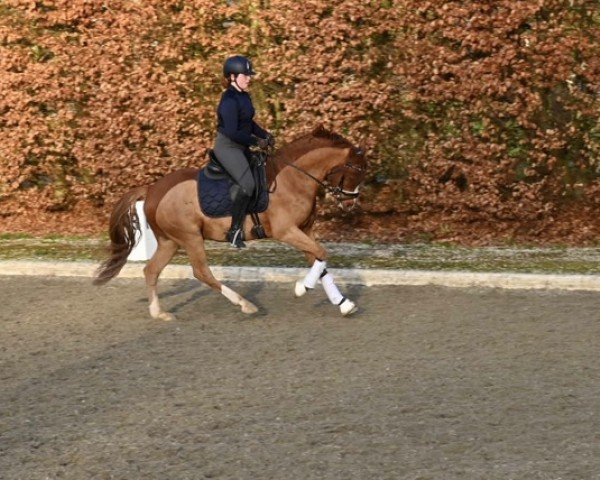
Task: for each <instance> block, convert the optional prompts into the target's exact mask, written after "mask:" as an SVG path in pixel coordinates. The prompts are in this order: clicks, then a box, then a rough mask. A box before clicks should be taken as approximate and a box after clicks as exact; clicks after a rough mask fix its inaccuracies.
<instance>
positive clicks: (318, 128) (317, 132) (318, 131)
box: [312, 123, 327, 137]
mask: <svg viewBox="0 0 600 480" xmlns="http://www.w3.org/2000/svg"><path fill="white" fill-rule="evenodd" d="M325 132H327V130H325V127H324V126H323V124H322V123H319V124H317V125H316V126H315V128H313V131H312V135H313V137H319V136H322V134H323V133H325Z"/></svg>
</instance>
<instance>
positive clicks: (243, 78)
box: [234, 73, 252, 90]
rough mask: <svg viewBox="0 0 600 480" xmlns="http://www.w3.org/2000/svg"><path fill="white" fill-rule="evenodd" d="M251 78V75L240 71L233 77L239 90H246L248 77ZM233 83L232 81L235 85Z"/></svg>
mask: <svg viewBox="0 0 600 480" xmlns="http://www.w3.org/2000/svg"><path fill="white" fill-rule="evenodd" d="M251 78H252V77H251V76H250V75H244V74H243V73H240V74H238V76H237V77H236V78H235V83H237V86H238V87H239V88H240V89H241V90H246V89H247V88H248V86H249V85H250V79H251ZM235 83H234V85H235Z"/></svg>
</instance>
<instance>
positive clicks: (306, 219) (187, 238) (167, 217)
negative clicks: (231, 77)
mask: <svg viewBox="0 0 600 480" xmlns="http://www.w3.org/2000/svg"><path fill="white" fill-rule="evenodd" d="M366 168H367V163H366V159H365V156H364V153H363V151H362V150H360V149H359V148H356V147H354V146H353V145H352V144H351V143H350V142H348V140H346V139H345V138H343V137H342V136H340V135H338V134H336V133H332V132H329V131H327V130H325V129H323V128H322V127H317V128H316V129H315V130H313V131H312V132H311V133H309V134H306V135H304V136H302V137H299V138H297V139H296V140H294V141H292V142H291V143H289V144H287V145H285V146H283V147H282V148H280V149H279V150H277V151H276V152H275V153H274V155H272V156H270V157H268V159H267V182H268V183H269V185H270V190H271V193H270V195H269V205H268V208H267V209H266V210H265V211H264V212H263V213H261V214H259V218H260V221H261V222H262V224H263V226H264V230H265V233H266V236H267V238H269V237H270V238H273V239H275V240H279V241H281V242H284V243H287V244H288V245H291V246H293V247H295V248H297V249H298V250H301V251H302V252H304V254H305V255H306V258H307V260H308V262H309V265H311V268H310V271H309V272H308V273H307V275H306V276H305V277H304V279H302V280H298V281H297V282H296V286H295V295H296V296H302V295H304V294H305V293H306V291H307V289H309V290H310V289H311V288H314V287H315V286H316V284H317V282H318V281H319V280H320V281H321V284H322V285H323V288H324V289H325V292H326V294H327V296H328V298H329V300H330V301H331V303H333V304H336V305H339V308H340V311H341V313H342V315H348V314H351V313H353V312H355V311H356V305H355V304H354V303H353V302H352V301H351V300H349V299H347V298H346V297H344V296H343V295H342V294H341V293H340V291H339V290H338V288H337V286H336V285H335V283H334V281H333V277H332V276H331V274H330V273H328V272H327V270H326V269H325V267H326V258H327V252H326V251H325V249H324V248H323V246H321V245H320V244H319V243H318V242H317V241H316V240H315V237H314V234H313V227H314V222H315V218H316V207H317V202H316V197H317V192H318V189H319V188H320V187H325V188H326V189H327V190H328V191H330V192H331V193H333V194H334V195H335V196H336V197H337V199H338V201H340V202H343V203H344V204H346V206H348V205H347V204H348V203H354V202H356V197H357V196H358V191H359V186H360V184H361V183H362V182H363V180H364V178H365V174H366ZM197 176H198V169H193V168H187V169H182V170H178V171H175V172H173V173H170V174H168V175H166V176H165V177H162V178H161V179H159V180H158V181H157V182H156V183H154V184H152V185H149V186H148V185H145V186H141V187H137V188H134V189H132V190H130V191H129V192H127V193H126V194H125V195H123V197H122V198H121V199H120V200H119V201H118V202H117V204H116V205H115V207H114V208H113V211H112V214H111V218H110V226H109V233H110V240H111V244H110V252H111V256H110V258H108V259H107V260H106V261H105V262H103V263H102V265H100V267H99V269H98V271H97V273H96V278H95V280H94V284H96V285H101V284H104V283H106V282H108V281H109V280H110V279H112V278H114V277H115V276H117V275H118V273H119V271H120V270H121V268H122V267H123V265H125V263H126V262H127V257H128V255H129V254H130V253H131V251H132V250H133V247H134V246H135V242H136V231H137V230H139V220H138V218H137V215H136V213H135V202H136V201H138V200H142V199H145V205H144V213H145V214H146V217H147V219H148V223H149V225H150V227H151V229H152V231H153V232H154V234H155V236H156V239H157V243H158V248H157V250H156V252H155V253H154V255H153V256H152V258H151V259H150V260H149V261H148V263H147V264H146V266H145V268H144V276H145V279H146V285H147V288H148V298H149V302H150V307H149V308H150V315H151V316H152V318H155V319H161V320H173V319H174V316H173V315H172V314H170V313H168V312H166V311H164V310H162V308H161V306H160V303H159V300H158V293H157V283H158V277H159V275H160V273H161V271H162V270H163V269H164V268H165V266H166V265H167V264H168V263H169V261H170V260H171V258H172V257H173V255H174V254H175V252H176V251H177V250H178V248H179V247H183V248H184V249H185V251H186V252H187V254H188V256H189V259H190V262H191V264H192V268H193V274H194V277H196V278H197V279H198V280H200V281H202V282H204V283H206V284H207V285H208V286H210V287H211V288H212V289H213V290H216V291H218V292H220V293H221V294H222V295H224V296H225V297H226V298H227V299H228V300H229V301H230V302H231V303H233V304H234V305H238V306H239V307H240V308H241V310H242V312H244V313H254V312H256V311H257V307H256V306H255V305H254V304H252V303H251V302H250V301H248V300H247V299H245V298H244V297H242V296H241V295H239V294H238V293H236V292H234V291H233V290H232V289H230V288H229V287H227V286H225V285H223V284H222V283H221V282H219V281H218V280H217V279H216V278H215V277H214V276H213V274H212V272H211V270H210V268H209V266H208V265H207V261H206V252H205V249H204V240H205V239H209V240H216V241H221V242H223V241H225V233H226V232H227V229H228V228H229V223H230V217H225V218H211V217H208V216H206V215H204V213H203V212H202V210H201V208H200V205H199V202H198V185H197ZM244 234H245V238H246V239H247V240H252V239H253V236H252V222H251V220H250V218H249V217H247V218H246V223H245V227H244Z"/></svg>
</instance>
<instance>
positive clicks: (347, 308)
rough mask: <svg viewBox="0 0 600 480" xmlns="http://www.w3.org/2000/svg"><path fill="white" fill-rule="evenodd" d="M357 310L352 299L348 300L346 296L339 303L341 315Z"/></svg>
mask: <svg viewBox="0 0 600 480" xmlns="http://www.w3.org/2000/svg"><path fill="white" fill-rule="evenodd" d="M357 310H358V307H357V306H356V305H355V303H354V302H353V301H352V300H348V299H347V298H345V299H344V301H343V302H342V303H341V304H340V312H342V315H343V316H344V317H347V316H348V315H352V314H353V313H354V312H356V311H357Z"/></svg>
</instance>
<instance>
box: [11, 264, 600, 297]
mask: <svg viewBox="0 0 600 480" xmlns="http://www.w3.org/2000/svg"><path fill="white" fill-rule="evenodd" d="M98 265H99V264H98V263H92V262H48V261H25V260H5V261H0V275H31V276H56V277H89V278H91V277H92V276H93V274H94V271H95V270H96V268H97V267H98ZM143 267H144V264H143V263H131V262H130V263H128V264H126V265H125V266H124V267H123V269H122V270H121V273H120V274H119V276H118V277H117V278H143V271H142V269H143ZM211 269H212V271H213V273H214V275H215V277H217V278H218V279H219V280H222V281H230V282H263V281H264V282H294V281H296V280H297V279H299V278H301V277H302V276H303V275H304V274H305V273H306V269H305V268H272V267H221V266H212V267H211ZM328 270H329V271H330V272H331V274H332V275H333V276H334V277H335V279H336V281H337V282H339V283H340V284H346V285H366V286H373V285H439V286H445V287H460V288H466V287H491V288H510V289H559V290H587V291H596V292H598V291H600V275H559V274H549V275H542V274H530V273H481V272H478V273H474V272H437V271H425V270H383V269H335V268H331V269H328ZM160 278H167V279H191V278H193V276H192V269H191V267H189V266H187V265H169V266H167V268H165V270H164V271H163V273H162V274H161V277H160Z"/></svg>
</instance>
